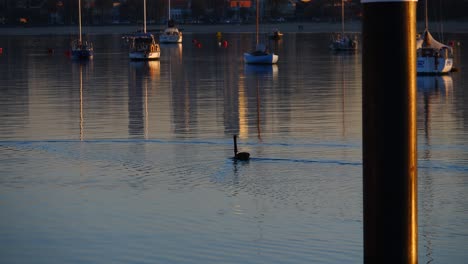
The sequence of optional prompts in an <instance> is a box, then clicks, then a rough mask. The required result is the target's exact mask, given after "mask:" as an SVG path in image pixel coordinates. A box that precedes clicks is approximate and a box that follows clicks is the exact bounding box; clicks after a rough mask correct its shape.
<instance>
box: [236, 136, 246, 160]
mask: <svg viewBox="0 0 468 264" xmlns="http://www.w3.org/2000/svg"><path fill="white" fill-rule="evenodd" d="M233 138H234V159H236V160H249V159H250V153H248V152H237V135H234V137H233Z"/></svg>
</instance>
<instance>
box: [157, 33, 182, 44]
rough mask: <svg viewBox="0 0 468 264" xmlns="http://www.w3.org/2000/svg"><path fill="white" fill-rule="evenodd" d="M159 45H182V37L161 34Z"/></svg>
mask: <svg viewBox="0 0 468 264" xmlns="http://www.w3.org/2000/svg"><path fill="white" fill-rule="evenodd" d="M159 43H182V35H180V34H177V35H168V34H161V35H159Z"/></svg>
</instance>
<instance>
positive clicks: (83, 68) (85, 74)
mask: <svg viewBox="0 0 468 264" xmlns="http://www.w3.org/2000/svg"><path fill="white" fill-rule="evenodd" d="M93 67H94V64H93V61H92V60H73V62H72V71H73V75H75V74H76V73H78V84H79V86H78V87H79V105H80V110H79V115H80V123H79V127H80V130H79V131H80V141H83V140H84V139H85V94H84V93H85V87H84V81H87V82H89V78H90V72H92V71H93Z"/></svg>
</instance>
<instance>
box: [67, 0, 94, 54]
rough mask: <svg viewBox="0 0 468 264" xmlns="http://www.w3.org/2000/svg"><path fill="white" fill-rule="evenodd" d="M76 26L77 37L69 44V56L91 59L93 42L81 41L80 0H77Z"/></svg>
mask: <svg viewBox="0 0 468 264" xmlns="http://www.w3.org/2000/svg"><path fill="white" fill-rule="evenodd" d="M78 28H79V38H78V39H76V40H74V41H73V42H72V45H71V56H72V58H73V59H92V58H93V56H94V48H93V43H91V42H88V41H83V37H82V31H81V0H78Z"/></svg>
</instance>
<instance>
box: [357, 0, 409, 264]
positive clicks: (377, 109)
mask: <svg viewBox="0 0 468 264" xmlns="http://www.w3.org/2000/svg"><path fill="white" fill-rule="evenodd" d="M361 3H362V6H363V23H362V43H363V45H362V112H363V114H362V117H363V191H364V194H363V198H364V263H417V262H418V232H417V151H416V147H417V142H416V137H417V136H416V4H417V0H361Z"/></svg>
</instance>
